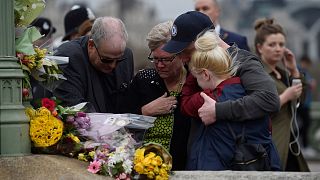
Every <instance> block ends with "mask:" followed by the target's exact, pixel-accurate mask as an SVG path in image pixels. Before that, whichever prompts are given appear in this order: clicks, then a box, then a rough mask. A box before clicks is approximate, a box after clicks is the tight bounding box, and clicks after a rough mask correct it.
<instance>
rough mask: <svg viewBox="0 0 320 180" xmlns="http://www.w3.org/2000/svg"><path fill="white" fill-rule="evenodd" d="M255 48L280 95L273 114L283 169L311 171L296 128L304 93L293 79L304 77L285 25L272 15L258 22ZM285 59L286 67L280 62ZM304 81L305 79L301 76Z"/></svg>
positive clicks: (256, 24) (275, 138) (274, 133)
mask: <svg viewBox="0 0 320 180" xmlns="http://www.w3.org/2000/svg"><path fill="white" fill-rule="evenodd" d="M254 28H255V30H256V35H255V40H254V45H255V50H256V53H257V55H258V56H259V57H260V58H261V59H262V62H263V63H264V68H265V71H266V72H267V73H268V74H269V75H270V77H272V79H273V80H274V84H275V85H276V87H277V91H278V93H279V98H280V106H281V109H280V112H278V113H274V114H273V115H272V116H271V120H272V139H273V141H274V143H275V145H276V147H277V150H278V153H279V155H280V159H281V164H282V169H283V170H284V171H310V170H309V168H308V165H307V163H306V161H305V159H304V157H303V155H302V153H301V151H300V145H299V141H298V138H299V137H296V131H299V129H297V128H294V126H293V125H294V124H296V123H295V121H296V118H295V114H296V103H295V102H297V101H298V98H299V97H300V96H301V94H302V91H303V88H302V83H299V84H297V85H292V79H294V78H298V79H301V78H302V75H301V73H300V72H299V70H298V68H297V64H296V59H295V56H294V54H293V53H292V52H291V51H290V50H289V49H287V48H286V35H285V32H284V30H283V28H282V27H281V26H280V25H279V24H276V23H274V20H273V19H258V20H257V21H256V22H255V27H254ZM279 63H283V67H280V66H278V64H279ZM302 81H303V79H302Z"/></svg>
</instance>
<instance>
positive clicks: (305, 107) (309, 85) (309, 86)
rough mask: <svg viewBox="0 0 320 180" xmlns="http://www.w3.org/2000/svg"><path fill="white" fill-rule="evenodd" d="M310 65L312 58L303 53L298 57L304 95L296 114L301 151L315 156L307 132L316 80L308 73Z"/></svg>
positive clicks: (306, 154)
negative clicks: (304, 81) (299, 122)
mask: <svg viewBox="0 0 320 180" xmlns="http://www.w3.org/2000/svg"><path fill="white" fill-rule="evenodd" d="M311 67H312V60H311V59H310V58H309V57H308V56H307V55H304V56H302V57H301V58H300V66H299V67H298V68H299V71H300V72H301V73H303V75H304V77H305V79H306V87H305V88H306V95H305V99H304V101H303V102H301V104H300V106H299V108H298V111H297V113H298V114H297V115H298V117H299V120H300V121H301V124H302V126H301V128H300V130H301V136H302V139H301V140H302V145H303V148H304V149H303V152H304V155H305V156H309V157H314V156H316V151H315V150H314V149H313V148H312V147H311V146H310V145H309V138H308V133H309V129H310V123H311V122H312V119H311V115H310V109H311V102H312V91H313V90H314V89H315V88H316V81H315V79H314V78H313V77H312V75H311V74H310V72H309V71H310V68H311Z"/></svg>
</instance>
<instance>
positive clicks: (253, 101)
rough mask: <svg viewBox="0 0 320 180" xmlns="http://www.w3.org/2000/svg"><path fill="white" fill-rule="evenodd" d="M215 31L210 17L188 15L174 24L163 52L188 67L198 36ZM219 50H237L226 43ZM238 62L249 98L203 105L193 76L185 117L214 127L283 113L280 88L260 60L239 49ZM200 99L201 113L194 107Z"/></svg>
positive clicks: (187, 91)
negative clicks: (207, 31) (277, 89)
mask: <svg viewBox="0 0 320 180" xmlns="http://www.w3.org/2000/svg"><path fill="white" fill-rule="evenodd" d="M212 28H214V26H213V24H212V22H211V20H210V18H209V17H208V16H207V15H205V14H203V13H201V12H198V11H189V12H187V13H184V14H182V15H180V16H179V17H177V18H176V20H175V21H174V24H173V27H172V31H171V40H170V41H169V42H168V43H167V44H166V45H165V46H164V47H163V50H164V51H166V52H168V53H171V54H176V55H177V56H178V58H180V59H182V61H183V62H184V63H185V64H188V62H189V61H190V58H191V55H192V53H193V52H194V51H195V47H194V41H195V39H196V37H197V35H198V34H200V33H202V32H203V31H206V30H208V29H212ZM220 40H221V39H220ZM219 46H220V47H222V48H224V49H225V50H227V51H228V52H229V53H230V54H232V51H233V50H234V49H235V48H236V47H235V46H229V45H228V44H226V43H225V42H224V41H222V40H221V41H220V43H219ZM234 60H235V61H238V63H240V66H239V68H238V70H237V74H236V76H239V77H240V79H241V82H242V85H243V87H244V88H245V90H246V92H247V95H246V96H244V97H243V98H240V99H237V100H234V101H226V102H215V101H213V102H212V103H209V104H208V103H204V104H203V98H201V96H200V92H201V91H202V90H201V88H200V87H199V86H198V84H197V81H196V79H195V78H194V77H193V76H192V74H189V75H188V77H187V80H186V82H185V84H184V86H183V89H182V100H181V101H182V102H181V104H182V105H181V108H182V109H181V110H182V112H183V113H184V114H186V115H189V116H192V117H199V115H200V118H201V119H202V120H203V121H205V122H206V124H211V123H214V122H215V121H226V120H237V121H244V120H248V119H257V118H261V117H263V116H265V115H268V114H270V113H273V112H278V111H279V105H280V103H279V96H278V94H277V91H276V87H275V85H274V83H273V81H272V79H271V78H270V76H269V75H268V74H267V73H266V72H264V70H263V66H262V63H261V61H260V59H259V58H258V57H257V56H255V55H253V54H252V53H250V52H248V51H245V50H242V49H239V50H238V51H237V55H236V58H235V59H234ZM199 99H200V100H202V102H201V104H203V106H202V107H201V108H200V109H199V112H198V111H197V110H195V109H194V104H195V103H198V100H199ZM193 100H194V101H193Z"/></svg>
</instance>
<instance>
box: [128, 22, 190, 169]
mask: <svg viewBox="0 0 320 180" xmlns="http://www.w3.org/2000/svg"><path fill="white" fill-rule="evenodd" d="M171 27H172V22H171V21H167V22H164V23H160V24H158V25H156V26H155V27H153V28H152V30H151V31H150V32H149V34H148V35H147V42H148V47H149V49H150V54H149V56H148V59H149V60H150V62H151V63H153V65H154V68H150V69H143V70H140V71H139V72H138V73H137V74H136V76H135V77H134V79H133V81H132V83H131V84H130V86H129V93H128V96H130V101H129V102H126V104H127V106H128V107H129V110H128V111H129V112H132V113H137V114H143V115H148V116H156V117H157V119H156V120H155V123H154V126H153V127H151V128H149V129H148V130H147V131H146V133H145V134H144V137H143V141H144V142H145V143H147V142H155V143H159V144H161V145H162V146H164V147H165V148H166V149H167V150H169V151H170V154H171V155H172V158H173V167H172V168H173V170H185V165H186V158H187V141H188V136H189V128H190V119H189V118H188V117H186V116H183V115H182V114H181V112H180V107H179V106H180V95H181V89H182V86H183V84H184V82H185V80H186V76H187V70H186V69H185V67H184V64H183V62H182V60H181V59H179V58H177V56H176V55H172V54H170V53H167V52H165V51H163V50H162V47H163V46H164V45H165V43H167V42H168V41H169V40H170V38H171Z"/></svg>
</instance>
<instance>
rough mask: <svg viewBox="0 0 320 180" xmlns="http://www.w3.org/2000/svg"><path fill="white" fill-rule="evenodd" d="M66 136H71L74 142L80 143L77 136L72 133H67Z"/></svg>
mask: <svg viewBox="0 0 320 180" xmlns="http://www.w3.org/2000/svg"><path fill="white" fill-rule="evenodd" d="M67 137H69V138H71V139H72V140H73V141H74V142H76V143H80V140H79V138H78V137H77V136H75V135H73V134H72V133H69V134H68V135H67Z"/></svg>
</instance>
